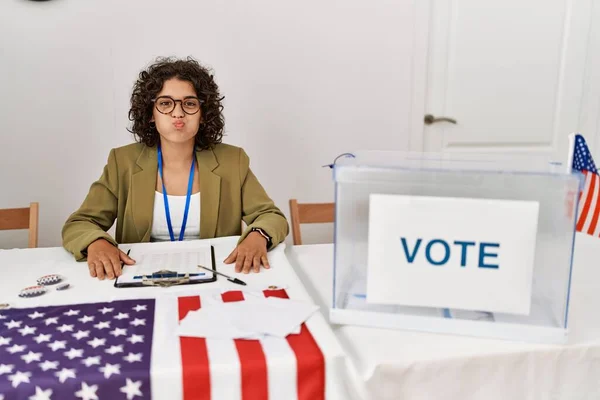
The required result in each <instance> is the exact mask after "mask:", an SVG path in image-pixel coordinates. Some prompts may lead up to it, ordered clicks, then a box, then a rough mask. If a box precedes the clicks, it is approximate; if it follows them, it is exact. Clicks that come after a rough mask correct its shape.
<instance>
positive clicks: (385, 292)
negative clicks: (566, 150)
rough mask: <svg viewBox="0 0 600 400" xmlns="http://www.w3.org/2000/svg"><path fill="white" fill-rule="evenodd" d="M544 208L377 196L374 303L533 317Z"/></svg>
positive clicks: (370, 281)
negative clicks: (538, 239)
mask: <svg viewBox="0 0 600 400" xmlns="http://www.w3.org/2000/svg"><path fill="white" fill-rule="evenodd" d="M538 213H539V203H538V202H534V201H517V200H494V199H473V198H449V197H423V196H404V195H391V194H371V195H370V200H369V255H368V274H367V302H369V303H379V304H400V305H407V306H423V307H436V308H456V309H465V310H477V311H489V312H503V313H510V314H521V315H528V314H529V311H530V306H531V285H532V277H533V265H534V256H535V242H536V234H537V224H538Z"/></svg>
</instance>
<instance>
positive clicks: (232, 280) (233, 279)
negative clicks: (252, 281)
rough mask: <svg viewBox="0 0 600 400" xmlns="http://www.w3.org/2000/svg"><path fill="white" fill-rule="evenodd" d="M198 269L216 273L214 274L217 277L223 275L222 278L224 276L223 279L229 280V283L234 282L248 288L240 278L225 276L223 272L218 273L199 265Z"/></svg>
mask: <svg viewBox="0 0 600 400" xmlns="http://www.w3.org/2000/svg"><path fill="white" fill-rule="evenodd" d="M198 268H202V269H205V270H207V271H210V272H214V273H215V274H217V275H221V276H223V277H225V278H227V280H228V281H229V282H232V283H237V284H238V285H244V286H246V282H244V281H242V280H239V279H238V278H234V277H232V276H227V275H225V274H224V273H222V272H219V271H216V270H214V269H210V268H206V267H203V266H202V265H198Z"/></svg>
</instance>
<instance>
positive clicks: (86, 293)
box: [0, 237, 352, 400]
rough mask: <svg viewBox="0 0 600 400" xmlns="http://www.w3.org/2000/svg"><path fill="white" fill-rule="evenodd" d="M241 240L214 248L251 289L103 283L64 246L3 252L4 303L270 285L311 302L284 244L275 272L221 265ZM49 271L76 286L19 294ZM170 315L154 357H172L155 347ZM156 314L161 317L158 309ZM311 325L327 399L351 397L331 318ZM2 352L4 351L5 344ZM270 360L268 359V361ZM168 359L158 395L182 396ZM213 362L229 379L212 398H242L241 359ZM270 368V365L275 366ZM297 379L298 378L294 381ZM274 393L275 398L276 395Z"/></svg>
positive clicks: (163, 295) (0, 285) (155, 377)
mask: <svg viewBox="0 0 600 400" xmlns="http://www.w3.org/2000/svg"><path fill="white" fill-rule="evenodd" d="M236 242H237V237H232V238H220V239H215V240H211V243H212V244H213V245H214V246H215V255H216V261H217V269H218V270H219V271H221V272H224V273H226V274H232V275H236V276H237V277H239V278H241V279H242V280H244V281H245V282H246V283H247V284H248V286H246V287H242V286H239V285H235V284H233V283H230V282H228V281H227V280H225V279H224V278H219V279H218V280H217V282H215V283H208V284H200V285H185V286H175V287H171V288H155V287H148V288H126V289H125V288H114V287H113V281H109V280H104V281H99V280H97V279H93V278H91V277H90V276H89V272H88V268H87V265H86V264H85V263H77V262H75V261H74V259H73V257H72V256H71V255H70V254H68V253H67V252H66V251H65V250H64V249H62V248H39V249H21V250H19V249H15V250H0V270H1V271H2V272H3V276H2V279H0V303H9V304H10V305H11V307H13V308H29V307H36V306H50V305H63V304H78V303H95V302H106V301H114V300H123V299H140V298H156V299H172V298H177V297H178V296H198V295H200V297H202V294H203V293H215V291H217V292H218V289H222V291H227V290H246V291H262V290H264V289H266V288H267V287H268V286H271V285H276V286H279V287H283V288H285V290H286V292H287V294H288V295H289V297H290V298H292V299H296V300H303V301H309V302H312V300H311V299H310V297H309V295H308V294H307V292H306V290H305V289H304V287H303V285H302V282H301V281H300V280H299V279H298V277H297V276H296V274H295V273H294V270H293V269H292V268H291V266H290V264H289V263H288V261H287V258H286V256H285V253H284V249H285V245H281V246H279V247H278V248H276V249H275V250H273V251H271V252H270V253H269V260H270V263H271V266H272V268H271V269H270V270H263V271H262V272H261V273H259V274H254V273H252V274H248V275H243V274H234V271H233V270H234V266H233V265H225V264H223V263H222V260H224V259H225V257H226V256H227V255H228V254H229V252H230V251H231V250H232V249H233V248H234V247H235V244H236ZM50 273H53V274H60V275H62V276H63V277H65V278H66V281H67V282H68V283H70V285H71V288H69V289H67V290H65V291H56V290H54V289H53V288H52V287H51V288H52V290H50V291H48V292H47V293H46V294H44V295H42V296H40V297H34V298H21V297H18V294H19V291H20V290H21V289H22V288H24V287H27V286H32V285H35V284H36V280H37V279H38V278H39V277H40V276H42V275H45V274H50ZM157 309H158V300H157ZM0 312H1V310H0ZM171 314H172V315H174V317H173V318H175V319H174V320H173V324H169V323H166V321H159V320H156V321H155V324H154V339H155V340H154V342H153V347H152V357H153V358H154V357H163V359H165V360H166V359H167V358H165V357H164V353H165V351H164V348H161V349H160V350H158V349H156V348H155V347H157V346H159V347H160V346H161V345H163V346H164V343H162V344H161V340H162V339H161V338H163V339H164V338H167V337H168V336H169V335H173V334H174V333H173V331H174V328H175V326H173V325H176V324H177V322H176V321H177V320H176V315H177V312H176V309H175V310H172V311H171ZM156 315H158V312H157V314H156ZM306 325H307V326H308V328H309V330H310V332H311V334H312V336H313V337H314V340H315V341H316V342H317V344H318V346H319V348H320V349H321V351H322V353H323V356H324V358H325V389H326V391H325V393H326V398H329V399H349V398H352V396H351V395H350V394H349V393H348V391H347V389H346V386H347V385H346V383H345V376H346V360H345V355H344V353H343V350H342V348H341V346H340V345H339V343H338V342H337V339H336V338H335V336H334V335H333V333H332V331H331V330H330V328H329V326H328V324H327V322H326V321H325V319H324V318H323V316H322V315H321V314H320V313H316V314H315V315H314V316H313V317H311V318H310V319H309V320H308V321H307V322H306ZM0 336H1V335H0ZM232 349H233V351H235V347H232ZM284 350H285V349H284ZM0 351H2V349H1V348H0ZM178 351H179V350H178ZM1 354H2V353H0V357H1ZM290 354H293V353H290ZM1 361H2V360H1V359H0V364H1ZM213 361H216V363H213ZM268 361H269V360H268V357H267V362H268ZM166 362H167V364H166V365H164V364H163V365H153V367H152V369H151V382H152V393H153V396H152V398H153V399H177V398H181V382H180V380H181V377H180V374H181V371H179V376H178V375H177V374H176V373H173V371H174V370H177V369H178V368H179V369H180V366H177V365H169V364H168V360H167V361H166ZM173 362H175V361H173ZM211 363H212V364H215V368H214V369H211V374H223V377H221V378H219V377H218V376H216V377H215V376H212V375H211V379H212V380H213V381H215V379H216V380H217V381H218V380H220V381H221V382H224V384H223V385H221V386H220V387H221V389H220V390H221V392H219V393H215V391H214V390H213V392H212V398H213V399H216V400H221V399H229V398H236V399H237V398H240V396H237V395H236V394H239V392H240V390H241V389H240V388H239V385H240V381H239V362H237V365H236V363H234V364H232V365H231V366H229V365H228V364H227V361H226V360H223V359H220V360H211ZM294 363H295V360H292V362H291V364H294ZM217 364H220V365H217ZM34 367H35V366H34V364H32V368H34ZM211 368H212V367H211ZM269 368H271V366H270V365H269ZM294 368H295V367H294ZM278 369H279V370H278ZM281 369H282V367H281V366H279V367H277V368H274V369H273V371H272V372H273V375H271V370H270V372H269V378H270V380H271V381H270V382H269V390H271V388H274V389H275V390H276V391H277V392H278V393H283V392H284V391H285V390H287V387H284V386H286V385H285V382H281V383H280V382H277V380H276V379H274V378H273V377H276V376H279V375H277V374H279V373H281V371H280V370H281ZM283 375H285V374H283ZM0 379H7V374H5V375H4V376H2V375H0ZM292 383H295V382H293V381H292ZM23 385H24V384H23ZM236 386H237V387H236ZM288 386H289V385H288ZM215 390H216V389H215ZM33 391H34V388H31V394H33ZM270 393H271V392H270ZM273 397H275V398H276V397H277V396H273ZM0 398H1V396H0ZM7 398H11V397H7ZM53 398H54V397H53ZM286 400H287V399H286Z"/></svg>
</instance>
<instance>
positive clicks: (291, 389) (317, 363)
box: [151, 290, 325, 400]
mask: <svg viewBox="0 0 600 400" xmlns="http://www.w3.org/2000/svg"><path fill="white" fill-rule="evenodd" d="M264 295H265V296H267V297H269V296H275V297H283V298H287V294H286V293H285V291H284V290H276V291H264ZM243 300H244V293H243V292H241V291H231V292H226V293H223V294H222V295H221V296H220V298H219V296H218V295H215V296H207V298H205V299H204V301H203V298H201V297H200V296H189V297H180V298H166V299H160V300H157V310H156V312H157V314H158V313H159V312H160V313H169V310H170V314H168V315H169V317H168V319H170V321H169V323H168V325H169V326H167V323H165V325H163V326H160V327H156V328H157V329H155V337H154V345H153V352H152V357H153V359H152V367H151V374H152V393H153V397H156V398H173V399H175V398H182V399H186V400H187V399H213V400H221V399H241V400H253V399H261V400H262V399H286V400H287V399H299V400H313V399H314V400H322V399H324V398H325V357H324V355H323V352H322V351H321V349H320V347H319V345H318V344H317V342H316V341H315V339H314V338H313V336H312V334H311V333H310V331H309V330H308V328H307V327H306V325H305V324H303V325H302V328H301V332H300V334H299V335H290V336H289V337H287V338H275V337H269V338H265V339H260V340H246V339H236V340H230V339H203V338H190V337H180V338H178V340H173V338H174V337H177V336H176V332H175V330H176V328H177V325H178V321H180V320H181V319H183V318H184V317H185V315H186V314H187V313H188V312H189V311H192V310H198V309H200V308H201V307H202V303H203V302H209V301H211V302H214V301H223V302H231V301H243ZM171 325H172V327H170V326H171ZM173 365H180V368H172V366H173Z"/></svg>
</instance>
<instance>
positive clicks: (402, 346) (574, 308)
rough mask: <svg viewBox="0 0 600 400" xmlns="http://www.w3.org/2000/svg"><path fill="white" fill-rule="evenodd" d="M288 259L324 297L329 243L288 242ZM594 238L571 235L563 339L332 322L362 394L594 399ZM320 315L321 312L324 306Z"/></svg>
mask: <svg viewBox="0 0 600 400" xmlns="http://www.w3.org/2000/svg"><path fill="white" fill-rule="evenodd" d="M286 253H287V255H288V259H289V261H290V263H291V264H292V265H293V267H294V268H295V269H296V273H297V274H298V276H300V278H301V279H302V280H303V282H304V286H305V288H306V289H307V291H308V292H309V294H310V295H311V297H312V298H313V299H314V300H315V302H317V304H319V305H321V307H322V310H325V311H326V310H327V309H328V308H329V307H330V306H331V302H332V288H333V286H332V282H333V245H309V246H294V247H290V248H288V249H287V250H286ZM598 306H600V239H598V238H593V237H590V236H587V235H580V234H578V236H577V240H576V247H575V260H574V271H573V285H572V297H571V310H570V318H569V327H570V333H569V344H568V345H565V346H553V345H537V344H528V343H517V342H509V341H500V340H491V339H482V338H472V337H466V336H452V335H443V334H429V333H423V332H412V331H401V330H386V329H379V328H368V327H358V326H333V330H334V333H335V335H336V336H337V338H338V339H339V341H340V343H341V344H342V346H343V347H344V348H345V350H346V352H347V354H348V356H349V358H350V360H351V361H352V363H353V365H354V367H355V373H356V375H357V379H356V381H357V382H361V381H362V382H364V385H362V386H359V389H360V393H361V395H362V396H363V397H364V398H372V399H403V400H406V399H436V400H437V399H460V400H464V399H485V400H490V399H502V400H506V399H552V400H554V399H569V400H571V399H590V400H591V399H598V398H600V312H598ZM325 315H327V313H326V312H325Z"/></svg>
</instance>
